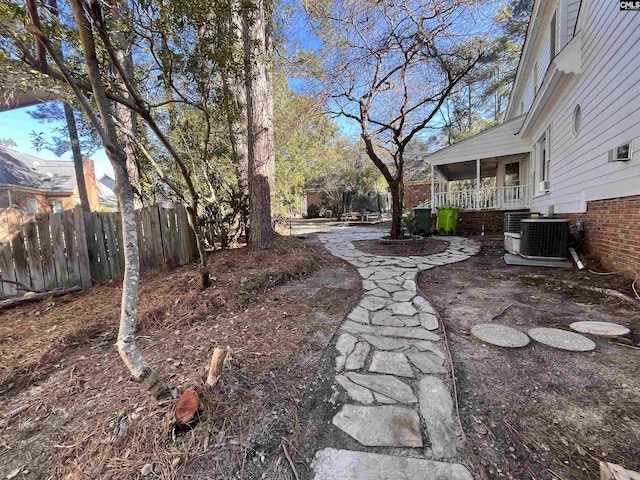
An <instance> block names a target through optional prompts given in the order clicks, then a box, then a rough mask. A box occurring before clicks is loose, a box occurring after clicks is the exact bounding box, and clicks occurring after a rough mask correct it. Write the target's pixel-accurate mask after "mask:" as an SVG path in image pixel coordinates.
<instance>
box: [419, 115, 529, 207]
mask: <svg viewBox="0 0 640 480" xmlns="http://www.w3.org/2000/svg"><path fill="white" fill-rule="evenodd" d="M523 120H524V116H520V117H516V118H514V119H513V120H510V121H509V122H506V123H503V124H501V125H497V126H495V127H493V128H490V129H487V130H485V131H483V132H481V133H479V134H477V135H474V136H473V137H470V138H467V139H465V140H462V141H460V142H458V143H456V144H454V145H451V146H449V147H446V148H443V149H441V150H439V151H437V152H434V153H432V154H430V155H428V156H427V157H426V158H425V160H426V162H427V163H429V164H430V165H431V167H432V175H431V199H432V200H431V205H432V207H440V206H446V205H450V206H456V207H460V208H461V209H463V210H521V209H526V208H529V202H530V200H531V192H532V189H531V185H530V179H529V177H530V175H529V172H530V163H529V162H530V155H531V146H530V145H527V144H526V143H525V142H523V141H522V140H521V139H520V136H519V135H518V131H519V129H520V127H521V126H522V122H523Z"/></svg>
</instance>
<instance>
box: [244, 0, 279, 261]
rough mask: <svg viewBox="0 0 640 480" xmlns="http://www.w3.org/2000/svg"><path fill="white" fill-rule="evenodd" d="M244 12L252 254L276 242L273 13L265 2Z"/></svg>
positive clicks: (256, 0)
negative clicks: (273, 220)
mask: <svg viewBox="0 0 640 480" xmlns="http://www.w3.org/2000/svg"><path fill="white" fill-rule="evenodd" d="M248 3H249V5H248V6H247V7H246V8H245V9H244V11H243V43H244V50H245V58H246V64H247V68H246V76H247V78H246V86H247V112H248V113H247V132H248V138H249V142H248V146H249V149H248V153H249V156H248V160H249V161H248V166H249V238H248V243H249V245H250V247H251V249H252V250H264V249H267V248H269V247H270V246H271V243H272V242H273V226H272V224H271V184H272V183H273V180H274V177H275V145H274V137H273V91H272V78H271V60H272V56H273V40H272V35H271V27H270V25H269V24H270V16H271V13H272V12H271V11H270V9H268V5H270V3H269V2H267V1H266V0H251V2H248Z"/></svg>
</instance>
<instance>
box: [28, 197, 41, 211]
mask: <svg viewBox="0 0 640 480" xmlns="http://www.w3.org/2000/svg"><path fill="white" fill-rule="evenodd" d="M27 211H28V212H29V213H38V201H37V200H36V199H35V198H27Z"/></svg>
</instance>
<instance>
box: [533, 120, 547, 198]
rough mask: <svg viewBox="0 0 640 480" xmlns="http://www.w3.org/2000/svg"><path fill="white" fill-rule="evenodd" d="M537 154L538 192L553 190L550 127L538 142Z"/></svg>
mask: <svg viewBox="0 0 640 480" xmlns="http://www.w3.org/2000/svg"><path fill="white" fill-rule="evenodd" d="M535 155H536V171H537V180H538V193H539V194H542V193H547V192H549V191H550V190H551V178H550V174H551V155H550V151H549V129H547V131H545V132H544V133H543V134H542V136H541V137H540V138H539V139H538V141H537V142H536V149H535Z"/></svg>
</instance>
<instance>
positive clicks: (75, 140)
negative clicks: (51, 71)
mask: <svg viewBox="0 0 640 480" xmlns="http://www.w3.org/2000/svg"><path fill="white" fill-rule="evenodd" d="M48 4H49V9H50V10H51V14H52V15H53V16H54V17H55V18H59V17H60V11H59V10H58V1H57V0H49V2H48ZM56 50H57V52H58V55H60V57H61V58H64V56H63V53H62V46H61V45H60V44H59V43H57V44H56ZM63 106H64V116H65V118H66V120H67V131H68V132H69V143H70V144H71V153H72V155H73V166H74V168H75V171H76V183H77V185H78V196H79V197H80V206H81V208H82V211H83V212H90V211H91V205H90V204H89V195H88V194H87V184H86V182H85V181H84V163H83V161H82V151H81V150H80V139H79V137H78V126H77V124H76V117H75V115H74V113H73V108H71V105H69V104H68V103H66V102H64V103H63Z"/></svg>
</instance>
